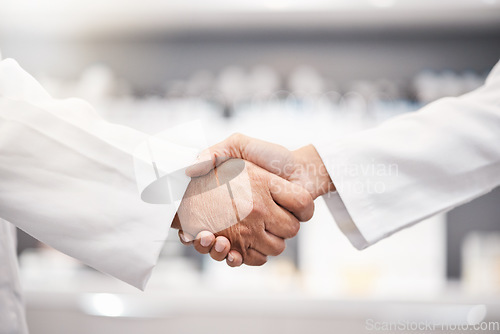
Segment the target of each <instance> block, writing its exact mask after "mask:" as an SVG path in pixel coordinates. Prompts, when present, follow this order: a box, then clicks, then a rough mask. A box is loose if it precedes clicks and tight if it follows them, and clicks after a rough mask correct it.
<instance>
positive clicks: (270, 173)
mask: <svg viewBox="0 0 500 334" xmlns="http://www.w3.org/2000/svg"><path fill="white" fill-rule="evenodd" d="M198 160H199V161H198V163H197V164H195V165H194V166H193V167H191V168H188V170H187V171H186V173H187V174H188V176H191V177H192V180H191V183H190V184H189V186H188V189H187V191H186V193H185V195H184V198H183V200H182V202H181V205H180V207H179V210H178V211H177V215H176V217H175V219H174V222H173V224H172V227H174V228H177V229H179V237H180V239H181V242H182V243H183V244H185V245H191V244H193V245H194V247H195V249H196V250H197V251H198V252H200V253H202V254H207V253H210V256H211V257H212V258H213V259H214V260H217V261H222V260H224V259H226V260H227V264H228V265H229V266H233V267H235V266H239V265H241V264H242V263H245V264H247V265H254V266H255V265H262V264H264V263H265V262H266V261H267V257H268V256H276V255H279V254H281V253H282V252H283V250H284V249H285V239H288V238H292V237H294V236H295V235H296V234H297V233H298V231H299V228H300V222H304V221H307V220H309V219H310V218H311V217H312V215H313V212H314V202H313V200H314V199H315V198H316V197H318V196H319V195H322V194H324V193H326V192H329V191H332V190H334V187H333V184H332V182H331V180H330V177H329V175H328V173H327V172H326V169H325V167H324V165H323V163H322V161H321V158H320V157H319V155H318V154H317V152H316V150H315V149H314V147H312V146H307V147H304V148H302V149H299V150H297V151H293V152H292V151H289V150H287V149H286V148H284V147H282V146H280V145H276V144H272V143H267V142H264V141H260V140H257V139H253V138H249V137H246V136H243V135H240V134H236V135H233V136H231V137H229V138H228V139H226V140H225V141H223V142H221V143H219V144H217V145H215V146H213V147H211V148H210V149H208V150H206V151H204V152H203V153H202V154H201V155H200V157H199V159H198Z"/></svg>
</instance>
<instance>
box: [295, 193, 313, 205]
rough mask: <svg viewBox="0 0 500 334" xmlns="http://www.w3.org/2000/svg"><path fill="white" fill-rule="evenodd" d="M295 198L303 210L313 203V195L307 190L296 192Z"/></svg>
mask: <svg viewBox="0 0 500 334" xmlns="http://www.w3.org/2000/svg"><path fill="white" fill-rule="evenodd" d="M295 198H296V200H297V206H298V208H299V209H301V210H306V209H308V208H310V206H311V204H312V203H313V200H312V197H311V195H310V194H309V193H307V192H305V191H303V192H300V193H299V194H296V195H295Z"/></svg>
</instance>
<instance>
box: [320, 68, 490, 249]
mask: <svg viewBox="0 0 500 334" xmlns="http://www.w3.org/2000/svg"><path fill="white" fill-rule="evenodd" d="M315 147H316V149H317V150H318V152H319V154H320V156H321V158H322V160H323V162H324V163H325V166H326V168H327V170H328V173H329V174H330V176H331V178H332V181H333V183H334V184H335V187H336V189H337V191H336V192H333V193H330V194H327V195H325V196H324V198H325V201H326V203H327V205H328V207H329V208H330V211H331V212H332V214H333V216H334V218H335V220H336V222H337V223H338V225H339V227H340V229H341V230H342V231H344V233H345V234H346V235H347V237H348V238H349V239H350V241H351V243H352V244H353V245H354V246H355V247H356V248H358V249H362V248H365V247H367V246H369V245H371V244H373V243H375V242H377V241H378V240H380V239H383V238H385V237H387V236H389V235H391V234H392V233H394V232H396V231H398V230H400V229H402V228H405V227H408V226H410V225H412V224H415V223H417V222H420V221H422V220H424V219H425V218H427V217H430V216H432V215H435V214H437V213H440V212H444V211H448V210H451V209H452V208H454V207H456V206H458V205H461V204H463V203H466V202H468V201H470V200H472V199H474V198H476V197H479V196H481V195H483V194H485V193H487V192H489V191H491V190H492V189H493V188H495V187H497V186H498V185H500V62H499V63H498V64H497V65H496V66H495V68H494V69H493V71H492V72H491V73H490V75H489V77H488V79H487V80H486V83H485V85H484V86H482V87H481V88H479V89H477V90H475V91H473V92H471V93H468V94H466V95H463V96H461V97H457V98H444V99H441V100H438V101H436V102H434V103H431V104H429V105H427V106H426V107H424V108H422V109H421V110H420V111H418V112H416V113H412V114H408V115H403V116H399V117H396V118H394V119H391V120H389V121H387V122H385V123H383V124H382V125H380V126H378V127H376V128H373V129H371V130H367V131H363V132H359V133H356V134H353V135H350V136H348V137H346V138H343V139H341V140H338V141H336V142H335V143H320V144H316V145H315Z"/></svg>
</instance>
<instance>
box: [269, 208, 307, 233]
mask: <svg viewBox="0 0 500 334" xmlns="http://www.w3.org/2000/svg"><path fill="white" fill-rule="evenodd" d="M271 217H272V218H271V219H272V220H266V221H265V224H266V227H265V229H266V231H267V232H269V233H271V234H274V235H275V236H276V237H279V238H282V239H290V238H293V237H295V236H296V235H297V233H298V232H299V229H300V222H299V221H298V220H297V218H295V216H294V215H292V214H291V213H290V212H288V211H286V210H285V209H283V208H281V207H279V206H278V205H276V206H275V208H274V209H273V212H272V215H271Z"/></svg>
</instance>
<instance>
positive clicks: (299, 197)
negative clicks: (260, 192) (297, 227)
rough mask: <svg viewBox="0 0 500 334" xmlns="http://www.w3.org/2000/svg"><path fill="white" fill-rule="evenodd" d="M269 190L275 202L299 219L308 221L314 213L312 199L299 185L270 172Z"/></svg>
mask: <svg viewBox="0 0 500 334" xmlns="http://www.w3.org/2000/svg"><path fill="white" fill-rule="evenodd" d="M269 191H270V192H271V196H272V197H273V199H274V201H275V202H276V204H278V205H279V206H281V207H282V208H284V209H286V210H288V211H290V212H291V213H292V214H293V215H294V216H295V217H297V219H298V220H300V221H308V220H309V219H311V218H312V216H313V214H314V200H313V198H312V197H311V194H310V193H309V192H308V191H307V190H305V189H304V188H302V187H301V186H299V185H297V184H295V183H292V182H289V181H287V180H285V179H282V178H281V177H278V176H276V175H273V174H271V176H270V182H269Z"/></svg>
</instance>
